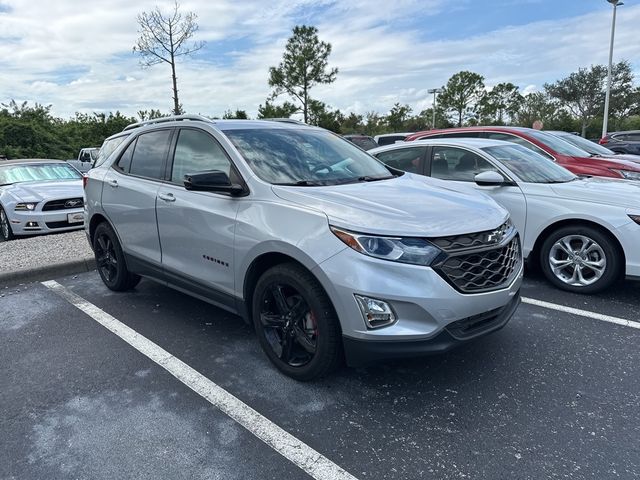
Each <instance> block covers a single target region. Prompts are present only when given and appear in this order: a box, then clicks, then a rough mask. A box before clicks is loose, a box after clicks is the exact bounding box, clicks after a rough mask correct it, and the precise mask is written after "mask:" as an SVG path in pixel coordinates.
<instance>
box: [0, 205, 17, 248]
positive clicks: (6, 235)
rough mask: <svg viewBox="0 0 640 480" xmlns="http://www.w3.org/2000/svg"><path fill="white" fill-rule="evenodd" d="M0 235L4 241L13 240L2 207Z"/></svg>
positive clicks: (0, 209) (11, 231)
mask: <svg viewBox="0 0 640 480" xmlns="http://www.w3.org/2000/svg"><path fill="white" fill-rule="evenodd" d="M0 235H2V238H3V239H4V240H13V239H14V238H15V237H14V235H13V230H12V229H11V224H10V223H9V218H8V217H7V213H6V212H5V211H4V208H3V207H0Z"/></svg>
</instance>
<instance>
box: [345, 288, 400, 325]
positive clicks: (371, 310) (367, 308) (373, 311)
mask: <svg viewBox="0 0 640 480" xmlns="http://www.w3.org/2000/svg"><path fill="white" fill-rule="evenodd" d="M354 296H355V297H356V301H357V302H358V306H359V307H360V312H362V317H363V318H364V321H365V323H366V324H367V327H369V328H381V327H387V326H389V325H391V324H393V323H394V322H395V321H396V316H395V314H394V313H393V309H392V308H391V305H389V304H388V303H387V302H385V301H383V300H378V299H377V298H369V297H363V296H361V295H354Z"/></svg>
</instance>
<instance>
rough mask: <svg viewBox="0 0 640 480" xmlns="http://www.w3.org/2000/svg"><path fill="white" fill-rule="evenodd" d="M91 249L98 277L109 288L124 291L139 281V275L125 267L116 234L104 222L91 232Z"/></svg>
mask: <svg viewBox="0 0 640 480" xmlns="http://www.w3.org/2000/svg"><path fill="white" fill-rule="evenodd" d="M93 251H94V254H95V258H96V266H97V268H98V273H99V274H100V278H102V281H103V282H104V284H105V285H106V286H107V288H109V289H110V290H113V291H115V292H124V291H126V290H131V289H132V288H133V287H135V286H136V285H137V284H138V282H140V275H136V274H135V273H131V272H129V270H128V269H127V264H126V262H125V258H124V253H123V252H122V247H121V246H120V242H119V240H118V236H117V235H116V233H115V232H114V231H113V228H111V226H110V225H109V224H108V223H106V222H103V223H101V224H100V225H98V226H97V227H96V231H95V233H94V234H93Z"/></svg>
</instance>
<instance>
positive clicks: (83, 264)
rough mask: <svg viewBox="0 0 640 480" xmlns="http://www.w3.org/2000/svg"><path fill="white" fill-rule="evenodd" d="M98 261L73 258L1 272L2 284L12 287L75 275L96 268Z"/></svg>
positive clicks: (2, 285)
mask: <svg viewBox="0 0 640 480" xmlns="http://www.w3.org/2000/svg"><path fill="white" fill-rule="evenodd" d="M95 268H96V261H95V259H94V258H93V257H87V258H82V259H80V260H71V261H69V262H64V263H54V264H52V265H43V266H41V267H32V268H22V269H20V270H14V271H12V272H0V286H1V287H10V286H14V285H17V284H20V283H29V282H36V281H43V280H50V279H52V278H56V277H64V276H66V275H73V274H74V273H84V272H90V271H91V270H95Z"/></svg>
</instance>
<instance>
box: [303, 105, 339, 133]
mask: <svg viewBox="0 0 640 480" xmlns="http://www.w3.org/2000/svg"><path fill="white" fill-rule="evenodd" d="M343 121H344V115H343V114H342V113H341V112H340V110H331V109H330V108H329V107H328V106H327V105H326V104H325V103H324V102H320V101H318V100H311V101H310V102H309V124H311V125H316V126H318V127H322V128H326V129H327V130H331V131H332V132H336V133H342V129H341V124H342V122H343Z"/></svg>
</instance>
